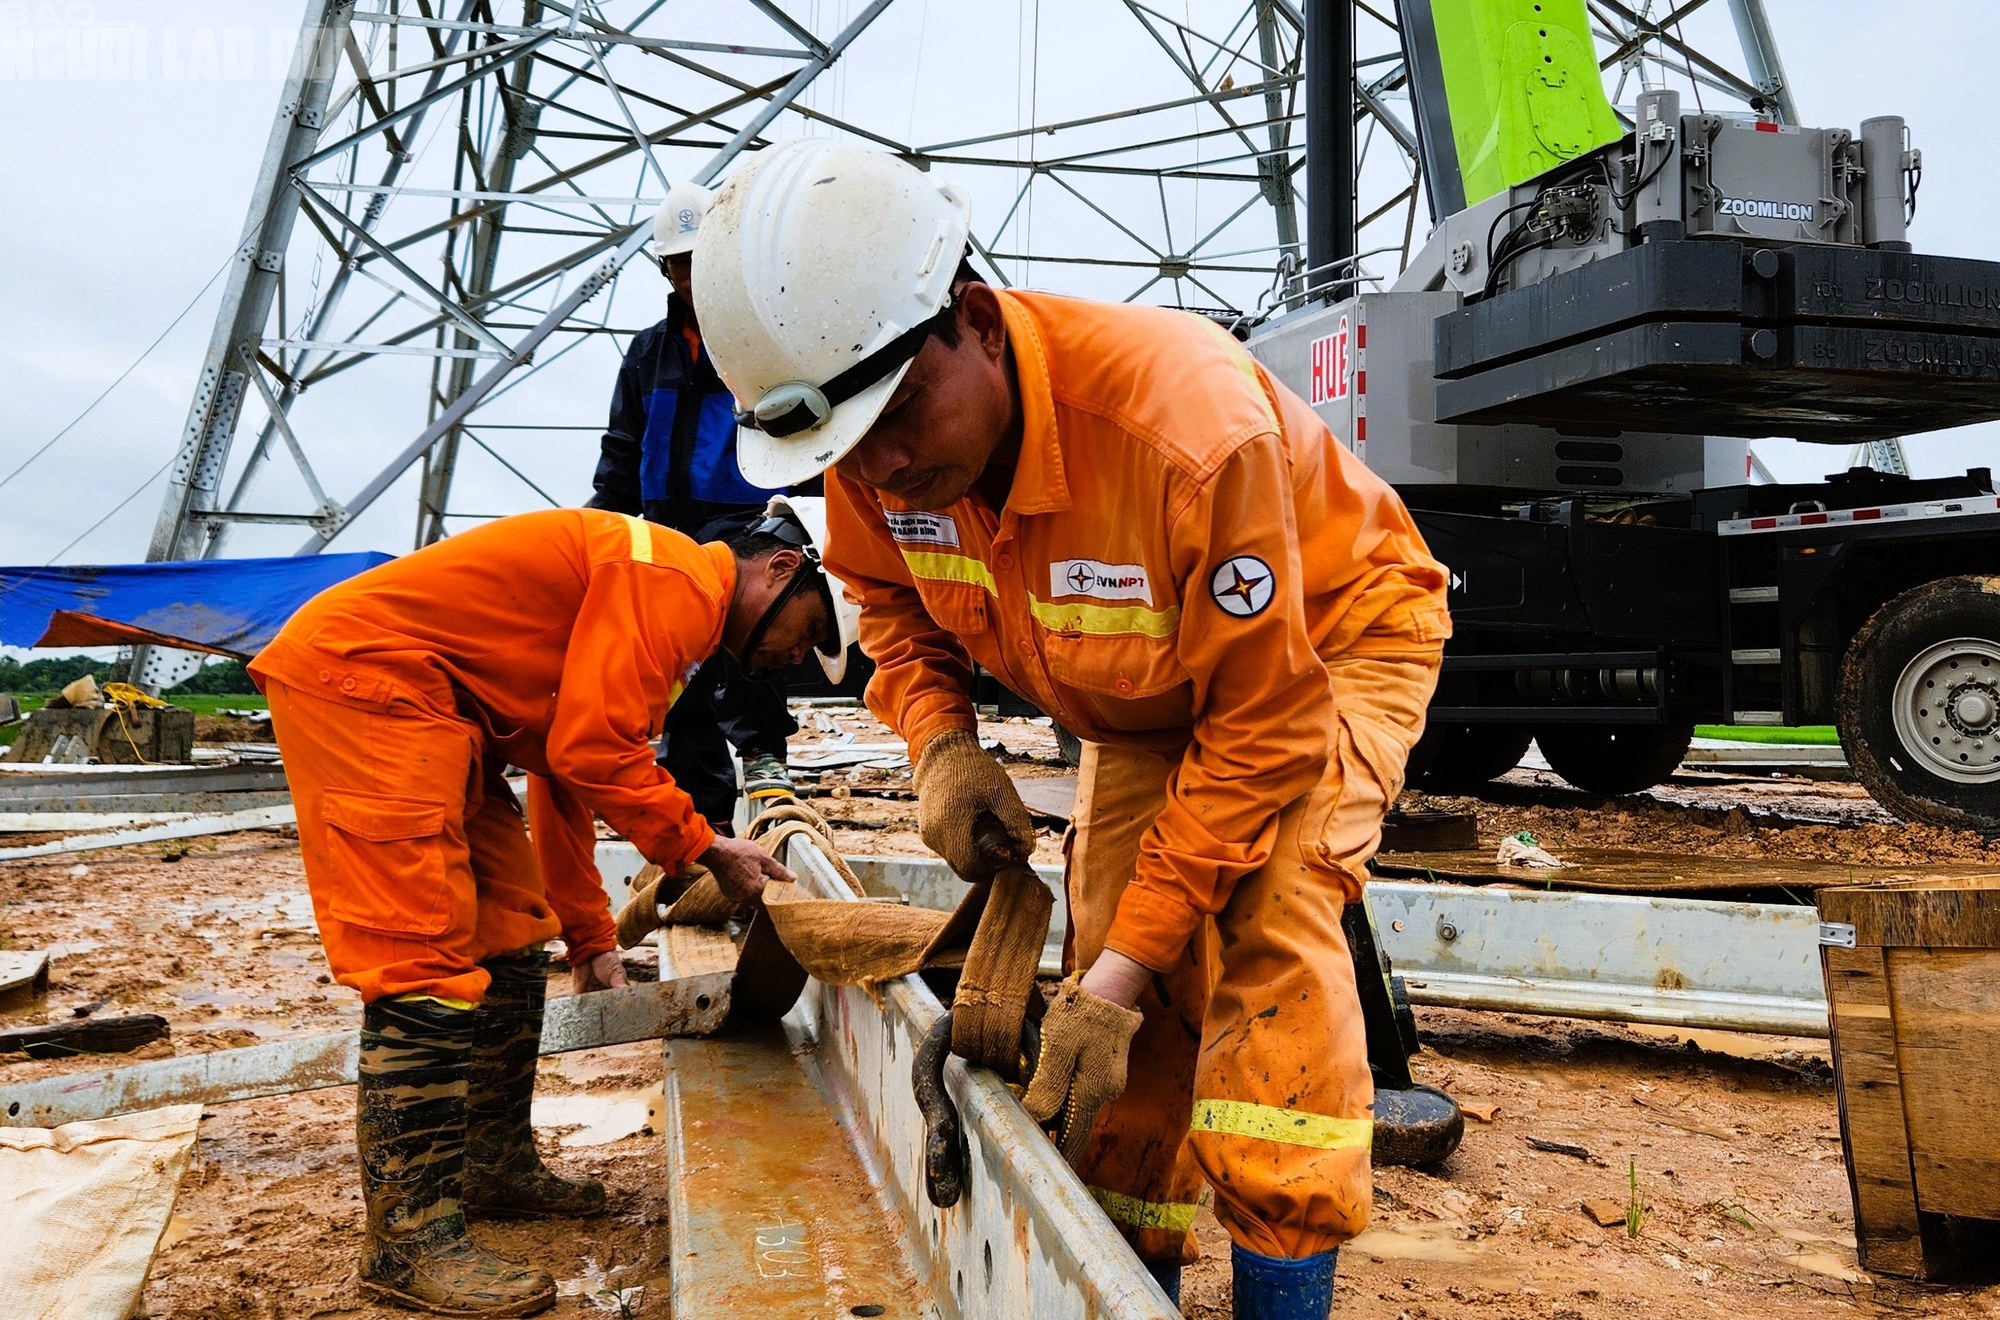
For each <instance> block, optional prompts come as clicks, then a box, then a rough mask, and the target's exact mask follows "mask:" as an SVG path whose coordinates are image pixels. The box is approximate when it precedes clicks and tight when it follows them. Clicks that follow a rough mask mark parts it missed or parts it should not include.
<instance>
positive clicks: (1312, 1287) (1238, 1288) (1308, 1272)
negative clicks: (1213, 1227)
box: [1229, 1243, 1340, 1320]
mask: <svg viewBox="0 0 2000 1320" xmlns="http://www.w3.org/2000/svg"><path fill="white" fill-rule="evenodd" d="M1339 1262H1340V1252H1339V1251H1338V1250H1334V1251H1322V1252H1321V1253H1320V1254H1319V1255H1317V1256H1305V1257H1302V1258H1300V1259H1298V1260H1289V1259H1287V1258H1285V1257H1283V1256H1265V1255H1261V1254H1259V1253H1258V1252H1255V1251H1245V1250H1244V1249H1243V1248H1242V1247H1239V1246H1237V1245H1235V1244H1234V1243H1231V1244H1230V1248H1229V1264H1230V1271H1231V1274H1232V1275H1233V1276H1234V1280H1233V1282H1234V1289H1235V1292H1234V1296H1235V1309H1234V1310H1232V1311H1231V1312H1230V1314H1231V1315H1232V1316H1234V1317H1235V1320H1326V1318H1327V1313H1328V1312H1329V1311H1331V1310H1332V1309H1333V1267H1334V1266H1335V1265H1337V1264H1338V1263H1339Z"/></svg>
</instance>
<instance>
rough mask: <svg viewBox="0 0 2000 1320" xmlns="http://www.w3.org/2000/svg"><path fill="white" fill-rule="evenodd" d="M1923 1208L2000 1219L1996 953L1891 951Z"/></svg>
mask: <svg viewBox="0 0 2000 1320" xmlns="http://www.w3.org/2000/svg"><path fill="white" fill-rule="evenodd" d="M1884 953H1885V954H1886V961H1887V967H1888V979H1889V998H1890V1008H1891V1015H1892V1017H1893V1019H1894V1021H1895V1024H1896V1048H1897V1059H1898V1067H1899V1071H1900V1072H1901V1074H1902V1088H1903V1110H1904V1114H1905V1116H1906V1119H1907V1124H1908V1131H1909V1144H1910V1160H1911V1166H1912V1169H1913V1171H1914V1174H1915V1178H1916V1189H1917V1205H1918V1207H1919V1208H1920V1209H1923V1210H1927V1211H1930V1212H1932V1213H1936V1214H1954V1215H1971V1216H1973V1217H1975V1218H1981V1219H1996V1218H2000V1159H1996V1158H1995V1147H1994V1140H1993V1116H1994V1114H1995V1112H1996V1111H2000V1059H1996V1058H1994V1057H1993V1056H1992V1055H1990V1054H1988V1053H1986V1052H1984V1051H1981V1050H1979V1049H1977V1048H1976V1047H1975V1045H1976V1042H1979V1041H1991V1040H1993V1039H1995V1038H1996V1036H2000V949H1887V950H1884Z"/></svg>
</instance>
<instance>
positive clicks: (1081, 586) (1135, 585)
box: [1049, 559, 1153, 605]
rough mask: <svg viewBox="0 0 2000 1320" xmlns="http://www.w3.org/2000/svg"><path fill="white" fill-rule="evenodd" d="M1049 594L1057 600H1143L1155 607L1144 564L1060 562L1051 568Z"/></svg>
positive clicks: (1069, 560)
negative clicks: (1081, 597) (1080, 597)
mask: <svg viewBox="0 0 2000 1320" xmlns="http://www.w3.org/2000/svg"><path fill="white" fill-rule="evenodd" d="M1049 592H1050V594H1051V595H1056V596H1094V597H1096V598H1097V599H1098V600H1143V601H1145V602H1146V603H1147V604H1148V605H1151V604H1152V603H1153V586H1152V583H1151V582H1150V581H1148V580H1147V577H1146V566H1145V565H1144V564H1101V563H1099V562H1098V561H1097V560H1095V559H1058V560H1056V561H1055V562H1054V563H1053V564H1050V565H1049Z"/></svg>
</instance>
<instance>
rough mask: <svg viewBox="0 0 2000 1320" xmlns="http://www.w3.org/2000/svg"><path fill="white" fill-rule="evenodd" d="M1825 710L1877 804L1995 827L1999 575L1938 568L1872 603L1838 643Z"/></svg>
mask: <svg viewBox="0 0 2000 1320" xmlns="http://www.w3.org/2000/svg"><path fill="white" fill-rule="evenodd" d="M1834 718H1835V720H1836V721H1837V722H1838V724H1839V726H1840V745H1841V746H1842V747H1843V748H1845V749H1846V751H1847V763H1848V764H1849V765H1850V766H1852V767H1853V768H1854V775H1855V778H1857V779H1859V780H1860V781H1861V783H1862V786H1863V787H1865V788H1866V789H1867V790H1868V792H1869V793H1870V794H1871V795H1873V796H1874V798H1875V800H1876V801H1878V802H1880V803H1881V804H1882V805H1883V806H1885V807H1887V808H1888V809H1889V810H1891V811H1893V812H1895V813H1896V814H1897V815H1898V816H1901V817H1903V818H1905V819H1906V820H1920V821H1926V822H1928V823H1930V824H1932V825H1944V826H1948V827H1951V828H1954V829H1969V830H1980V831H1983V832H1985V833H1988V834H2000V577H1953V578H1940V579H1938V580H1937V581H1936V582H1926V583H1925V584H1924V585H1923V586H1920V587H1913V588H1911V589H1910V590H1909V591H1906V592H1904V593H1903V594H1902V595H1900V596H1898V597H1896V598H1895V599H1894V600H1892V601H1890V602H1889V603H1888V604H1886V605H1884V606H1883V607H1882V608H1881V609H1879V610H1876V611H1875V613H1874V616H1873V617H1871V618H1870V619H1869V620H1868V622H1867V623H1866V624H1864V625H1862V628H1861V631H1860V633H1858V634H1857V635H1856V636H1855V638H1854V641H1853V642H1852V644H1850V645H1849V646H1848V648H1847V659H1846V661H1845V662H1844V663H1843V664H1842V666H1841V671H1840V699H1839V702H1838V704H1837V706H1836V708H1835V712H1834Z"/></svg>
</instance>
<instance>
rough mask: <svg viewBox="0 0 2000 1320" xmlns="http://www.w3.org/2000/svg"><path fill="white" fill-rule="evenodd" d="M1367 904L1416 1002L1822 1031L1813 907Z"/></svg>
mask: <svg viewBox="0 0 2000 1320" xmlns="http://www.w3.org/2000/svg"><path fill="white" fill-rule="evenodd" d="M847 863H848V866H849V868H850V869H852V870H853V871H854V873H855V874H856V875H857V876H859V877H861V879H862V881H863V882H864V883H866V884H871V885H876V886H883V887H887V888H890V889H893V890H895V891H898V892H901V893H902V894H904V895H905V896H906V897H907V898H908V899H909V901H910V902H912V903H914V904H915V905H917V906H919V907H929V908H939V909H944V910H950V909H951V908H952V907H953V906H955V905H956V903H957V902H958V898H959V896H960V894H961V893H963V891H964V889H965V885H964V883H963V882H962V881H960V880H959V879H958V878H957V877H956V876H954V875H952V873H951V871H950V870H949V868H947V867H946V866H945V865H944V863H942V862H939V861H937V860H935V859H930V858H906V857H862V856H854V857H849V858H847ZM1037 869H1038V871H1039V872H1040V874H1041V875H1042V878H1043V879H1044V880H1046V881H1047V882H1048V883H1049V885H1050V886H1051V887H1052V888H1054V889H1055V890H1056V892H1057V895H1058V901H1057V905H1056V909H1055V912H1054V914H1053V916H1052V917H1051V919H1050V931H1049V943H1048V946H1047V948H1046V950H1045V958H1047V957H1051V956H1054V957H1059V956H1060V951H1061V948H1062V938H1063V923H1064V920H1065V915H1064V908H1063V905H1062V902H1061V897H1060V896H1061V894H1062V889H1061V885H1062V872H1061V869H1060V868H1057V867H1040V868H1037ZM1532 875H1533V873H1531V872H1524V878H1531V877H1532ZM1366 893H1367V902H1368V906H1369V909H1370V911H1371V912H1372V913H1373V915H1374V918H1375V929H1376V931H1377V933H1378V934H1379V935H1380V936H1381V945H1382V951H1383V952H1384V953H1386V954H1387V955H1388V957H1389V959H1390V961H1391V962H1392V963H1393V964H1394V967H1395V971H1396V973H1397V974H1398V975H1400V976H1402V977H1403V978H1404V981H1405V983H1406V985H1407V986H1408V988H1409V992H1410V999H1411V1001H1412V1002H1414V1003H1418V1004H1431V1005H1436V1006H1441V1007H1460V1008H1483V1009H1494V1010H1501V1011H1506V1012H1513V1013H1542V1014H1549V1015H1553V1016H1561V1017H1583V1018H1597V1019H1602V1020H1610V1021H1620V1022H1646V1023H1656V1024H1659V1025H1663V1026H1685V1027H1713V1028H1717V1029H1722V1030H1735V1031H1771V1032H1779V1033H1782V1034H1790V1035H1800V1036H1824V1035H1825V1034H1826V996H1825V990H1824V987H1823V986H1822V984H1821V981H1820V975H1819V964H1818V961H1817V957H1818V952H1817V939H1818V917H1817V916H1816V915H1815V914H1814V910H1813V909H1812V908H1810V907H1803V906H1790V905H1780V904H1764V903H1728V902H1716V901H1712V900H1707V899H1682V898H1651V897H1633V896H1628V895H1624V894H1592V893H1580V892H1576V891H1572V890H1560V889H1553V890H1524V889H1510V888H1501V887H1498V886H1492V887H1479V886H1470V885H1452V884H1420V883H1413V882H1402V881H1390V880H1371V881H1369V882H1368V885H1367V888H1366ZM1043 970H1044V972H1054V973H1058V974H1059V973H1060V971H1061V967H1060V964H1059V963H1045V966H1044V968H1043Z"/></svg>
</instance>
